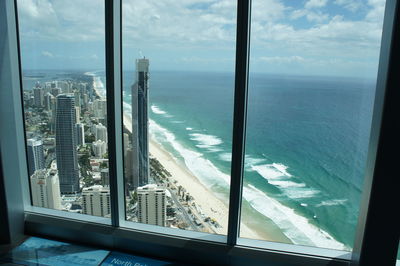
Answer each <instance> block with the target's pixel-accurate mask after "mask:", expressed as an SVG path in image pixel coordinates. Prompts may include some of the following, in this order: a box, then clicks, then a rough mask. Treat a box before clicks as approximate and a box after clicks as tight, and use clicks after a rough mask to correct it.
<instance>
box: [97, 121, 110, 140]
mask: <svg viewBox="0 0 400 266" xmlns="http://www.w3.org/2000/svg"><path fill="white" fill-rule="evenodd" d="M94 135H95V138H96V140H102V141H104V142H105V143H107V142H108V139H107V128H106V127H105V126H103V124H101V123H100V124H98V125H96V127H95V132H94Z"/></svg>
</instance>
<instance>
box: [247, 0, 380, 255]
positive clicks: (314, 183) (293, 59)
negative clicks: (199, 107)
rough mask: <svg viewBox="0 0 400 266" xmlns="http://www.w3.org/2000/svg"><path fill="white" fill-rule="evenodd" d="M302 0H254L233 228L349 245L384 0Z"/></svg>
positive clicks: (366, 138)
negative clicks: (240, 182)
mask: <svg viewBox="0 0 400 266" xmlns="http://www.w3.org/2000/svg"><path fill="white" fill-rule="evenodd" d="M269 2H274V4H275V8H270V4H271V3H269ZM303 2H304V3H303ZM303 2H301V3H300V2H299V3H295V4H294V3H289V2H287V1H268V3H269V4H268V5H267V3H266V2H264V1H259V0H256V1H254V2H253V17H252V33H251V36H252V39H251V56H250V76H249V104H248V126H247V140H246V158H245V178H244V186H243V204H242V219H241V222H242V226H244V225H247V226H249V227H251V228H252V229H254V231H255V232H256V233H257V235H256V236H254V235H249V234H248V233H246V231H245V230H243V229H242V230H241V234H240V236H241V237H245V238H256V239H265V240H270V241H276V242H283V243H292V244H298V245H306V246H317V247H324V248H331V249H338V250H351V249H352V246H353V239H354V236H355V229H356V224H357V219H358V212H359V206H360V195H361V190H362V185H363V178H364V169H365V164H366V155H367V149H368V141H369V132H370V126H371V116H372V108H373V101H374V93H375V84H376V75H377V69H378V59H379V47H380V37H381V30H382V20H383V13H384V6H385V1H373V2H372V1H351V2H350V1H303ZM264 11H265V12H264Z"/></svg>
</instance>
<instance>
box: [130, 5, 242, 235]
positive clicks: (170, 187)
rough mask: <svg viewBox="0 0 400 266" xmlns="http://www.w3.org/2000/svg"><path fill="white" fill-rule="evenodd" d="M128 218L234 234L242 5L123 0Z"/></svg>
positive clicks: (194, 229) (196, 229) (167, 225)
mask: <svg viewBox="0 0 400 266" xmlns="http://www.w3.org/2000/svg"><path fill="white" fill-rule="evenodd" d="M122 10H123V20H122V24H123V26H122V27H123V33H122V34H123V36H122V37H123V56H122V57H123V58H122V59H123V101H124V103H123V104H124V107H123V112H124V135H123V142H124V147H123V149H124V158H125V159H124V165H125V193H126V195H125V196H126V219H127V220H128V221H132V222H140V223H146V224H152V225H159V226H166V227H171V228H180V229H184V230H192V231H199V232H207V233H215V234H226V233H227V224H228V205H229V202H228V201H229V183H230V156H231V155H230V152H231V145H232V142H231V134H232V110H233V88H234V61H235V32H236V1H231V0H229V1H216V2H209V1H128V0H125V1H123V6H122Z"/></svg>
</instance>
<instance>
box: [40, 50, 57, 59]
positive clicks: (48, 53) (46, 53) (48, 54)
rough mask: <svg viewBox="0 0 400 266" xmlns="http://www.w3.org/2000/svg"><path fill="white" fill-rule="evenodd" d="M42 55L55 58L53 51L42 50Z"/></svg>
mask: <svg viewBox="0 0 400 266" xmlns="http://www.w3.org/2000/svg"><path fill="white" fill-rule="evenodd" d="M42 55H43V56H44V57H48V58H53V57H54V55H53V54H52V53H50V52H49V51H42Z"/></svg>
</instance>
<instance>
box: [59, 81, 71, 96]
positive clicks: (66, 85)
mask: <svg viewBox="0 0 400 266" xmlns="http://www.w3.org/2000/svg"><path fill="white" fill-rule="evenodd" d="M57 86H58V87H59V88H61V90H62V92H63V93H71V92H72V88H71V87H72V86H71V83H70V82H68V81H57Z"/></svg>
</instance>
